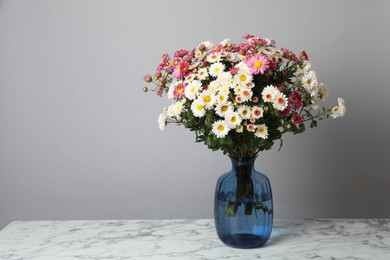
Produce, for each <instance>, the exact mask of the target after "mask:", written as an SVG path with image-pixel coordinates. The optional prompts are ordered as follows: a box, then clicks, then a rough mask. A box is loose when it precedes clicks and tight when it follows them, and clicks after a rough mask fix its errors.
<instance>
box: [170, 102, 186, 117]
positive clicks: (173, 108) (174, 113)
mask: <svg viewBox="0 0 390 260" xmlns="http://www.w3.org/2000/svg"><path fill="white" fill-rule="evenodd" d="M185 102H186V100H185V99H183V100H180V101H178V102H176V103H173V104H172V105H170V106H169V107H168V109H167V115H168V116H169V117H176V118H177V119H179V120H180V114H181V112H183V104H184V103H185Z"/></svg>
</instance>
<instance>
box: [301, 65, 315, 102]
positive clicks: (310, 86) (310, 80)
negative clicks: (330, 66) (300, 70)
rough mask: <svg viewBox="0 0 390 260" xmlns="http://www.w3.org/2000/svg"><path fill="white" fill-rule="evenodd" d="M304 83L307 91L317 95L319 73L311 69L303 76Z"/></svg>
mask: <svg viewBox="0 0 390 260" xmlns="http://www.w3.org/2000/svg"><path fill="white" fill-rule="evenodd" d="M302 85H303V87H304V88H305V90H306V91H307V93H310V95H311V96H312V97H314V96H315V95H317V93H318V78H317V74H316V73H315V72H314V71H313V70H310V71H309V72H307V73H306V74H305V75H303V77H302Z"/></svg>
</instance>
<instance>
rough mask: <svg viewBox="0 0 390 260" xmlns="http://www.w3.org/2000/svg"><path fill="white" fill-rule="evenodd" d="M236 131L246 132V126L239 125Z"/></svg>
mask: <svg viewBox="0 0 390 260" xmlns="http://www.w3.org/2000/svg"><path fill="white" fill-rule="evenodd" d="M236 132H237V133H242V132H244V126H243V125H239V126H237V128H236Z"/></svg>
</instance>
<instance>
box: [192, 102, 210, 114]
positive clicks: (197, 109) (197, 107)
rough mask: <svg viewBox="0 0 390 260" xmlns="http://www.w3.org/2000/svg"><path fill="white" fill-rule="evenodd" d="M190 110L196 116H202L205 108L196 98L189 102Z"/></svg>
mask: <svg viewBox="0 0 390 260" xmlns="http://www.w3.org/2000/svg"><path fill="white" fill-rule="evenodd" d="M191 111H192V113H193V114H194V116H196V117H203V116H204V115H205V113H206V110H205V109H204V106H203V103H202V102H201V101H200V100H198V99H196V100H194V102H192V104H191Z"/></svg>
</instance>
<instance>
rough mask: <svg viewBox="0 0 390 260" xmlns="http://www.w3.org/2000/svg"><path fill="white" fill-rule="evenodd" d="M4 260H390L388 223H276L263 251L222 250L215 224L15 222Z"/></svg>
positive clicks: (3, 244) (2, 244)
mask: <svg viewBox="0 0 390 260" xmlns="http://www.w3.org/2000/svg"><path fill="white" fill-rule="evenodd" d="M0 259H1V260H21V259H31V260H57V259H58V260H111V259H113V260H124V259H126V260H128V259H134V260H149V259H150V260H157V259H158V260H164V259H183V260H186V259H205V260H206V259H210V260H214V259H230V260H235V259H275V260H278V259H286V260H287V259H288V260H290V259H300V260H301V259H314V260H317V259H318V260H319V259H333V260H338V259H340V260H341V259H343V260H350V259H351V260H352V259H354V260H359V259H370V260H389V259H390V220H389V219H364V220H359V219H314V220H313V219H309V220H284V221H282V220H279V221H278V220H276V221H275V223H274V229H273V232H272V235H271V239H270V240H269V241H268V242H267V244H266V245H265V246H264V247H262V248H256V249H234V248H230V247H227V246H225V245H223V244H222V242H221V241H220V240H219V239H218V237H217V235H216V232H215V230H214V222H213V220H210V219H200V220H180V219H178V220H98V221H92V220H90V221H81V220H80V221H27V222H22V221H17V222H12V223H11V224H9V225H8V226H7V227H5V228H4V229H3V230H2V231H0Z"/></svg>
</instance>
